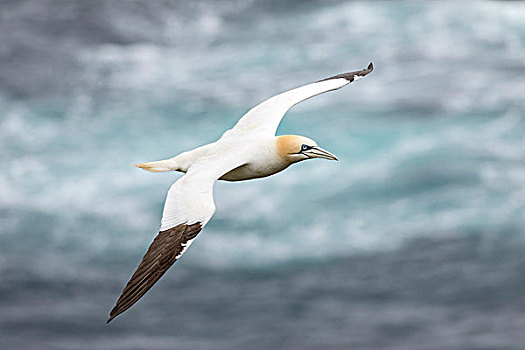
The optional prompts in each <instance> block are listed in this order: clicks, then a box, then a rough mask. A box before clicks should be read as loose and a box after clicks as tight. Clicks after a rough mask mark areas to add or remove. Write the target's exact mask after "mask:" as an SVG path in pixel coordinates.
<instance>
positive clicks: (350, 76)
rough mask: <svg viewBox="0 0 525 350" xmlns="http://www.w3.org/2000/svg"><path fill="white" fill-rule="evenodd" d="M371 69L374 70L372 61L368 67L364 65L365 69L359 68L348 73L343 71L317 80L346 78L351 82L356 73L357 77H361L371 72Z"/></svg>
mask: <svg viewBox="0 0 525 350" xmlns="http://www.w3.org/2000/svg"><path fill="white" fill-rule="evenodd" d="M373 70H374V65H373V64H372V62H370V64H369V65H368V67H366V68H365V69H361V70H358V71H355V72H349V73H343V74H338V75H334V76H333V77H330V78H326V79H323V80H319V81H325V80H330V79H341V78H343V79H346V80H348V81H349V82H353V81H354V79H355V76H356V75H357V76H358V77H360V78H362V77H364V76H365V75H367V74H368V73H370V72H372V71H373Z"/></svg>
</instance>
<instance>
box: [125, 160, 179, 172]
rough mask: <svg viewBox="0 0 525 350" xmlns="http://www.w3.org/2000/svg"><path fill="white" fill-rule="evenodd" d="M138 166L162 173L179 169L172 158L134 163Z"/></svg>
mask: <svg viewBox="0 0 525 350" xmlns="http://www.w3.org/2000/svg"><path fill="white" fill-rule="evenodd" d="M133 166H136V167H137V168H141V169H144V170H147V171H149V172H152V173H162V172H165V171H174V170H177V169H176V167H175V166H174V164H173V161H172V160H171V159H166V160H159V161H156V162H146V163H140V164H133Z"/></svg>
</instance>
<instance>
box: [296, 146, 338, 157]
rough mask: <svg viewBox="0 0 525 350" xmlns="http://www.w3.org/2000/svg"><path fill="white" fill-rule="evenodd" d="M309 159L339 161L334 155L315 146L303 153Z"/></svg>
mask: <svg viewBox="0 0 525 350" xmlns="http://www.w3.org/2000/svg"><path fill="white" fill-rule="evenodd" d="M304 154H306V155H307V156H308V157H310V158H324V159H329V160H339V159H337V157H336V156H335V155H333V154H332V153H330V152H328V151H327V150H324V149H322V148H321V147H319V146H315V147H313V148H312V149H310V150H308V151H306V152H304Z"/></svg>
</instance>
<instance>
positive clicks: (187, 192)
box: [107, 63, 374, 323]
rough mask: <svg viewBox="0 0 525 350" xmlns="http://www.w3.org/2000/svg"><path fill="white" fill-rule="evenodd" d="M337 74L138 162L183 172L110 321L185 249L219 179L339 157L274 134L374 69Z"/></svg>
mask: <svg viewBox="0 0 525 350" xmlns="http://www.w3.org/2000/svg"><path fill="white" fill-rule="evenodd" d="M373 68H374V67H373V65H372V63H370V64H369V65H368V67H367V68H366V69H363V70H360V71H356V72H350V73H343V74H339V75H336V76H333V77H330V78H327V79H323V80H320V81H317V82H315V83H312V84H308V85H304V86H301V87H299V88H296V89H293V90H289V91H286V92H284V93H282V94H279V95H277V96H274V97H272V98H270V99H268V100H266V101H264V102H262V103H261V104H259V105H257V106H255V107H253V108H252V109H251V110H249V111H248V113H246V114H245V115H244V116H243V117H242V118H241V119H240V120H239V121H238V122H237V124H236V125H235V126H234V127H233V128H232V129H230V130H228V131H226V132H225V133H224V134H223V135H222V136H221V138H220V139H219V140H217V141H216V142H213V143H210V144H207V145H204V146H201V147H198V148H195V149H193V150H191V151H188V152H184V153H181V154H179V155H178V156H176V157H173V158H171V159H166V160H160V161H156V162H149V163H141V164H137V165H136V166H137V167H139V168H142V169H145V170H148V171H150V172H164V171H179V172H182V173H185V175H184V176H182V177H181V178H180V179H178V180H177V181H176V182H175V183H174V184H173V185H172V186H171V188H170V189H169V191H168V195H167V197H166V202H165V204H164V210H163V213H162V220H161V226H160V232H159V234H158V235H157V237H156V238H155V239H154V241H153V243H152V244H151V245H150V247H149V249H148V251H147V252H146V255H144V257H143V258H142V261H141V262H140V264H139V266H138V268H137V270H136V271H135V272H134V273H133V276H131V279H130V280H129V282H128V283H127V285H126V287H124V290H123V292H122V294H121V296H120V297H119V299H118V300H117V303H116V305H115V307H114V308H113V309H112V310H111V313H110V317H109V319H108V321H107V322H108V323H109V322H110V321H111V320H113V319H114V318H115V317H117V316H118V315H120V314H121V313H122V312H124V311H126V310H127V309H128V308H130V307H131V306H132V305H133V304H135V303H136V302H137V301H138V300H139V299H140V298H141V297H142V296H143V295H144V294H145V293H146V292H147V291H148V290H149V289H150V288H151V287H152V286H153V285H154V284H155V283H156V282H157V281H158V280H159V279H160V278H161V277H162V275H163V274H164V273H165V272H166V271H167V270H168V268H169V267H170V266H171V265H173V264H174V263H175V261H177V259H178V258H179V257H180V256H181V255H182V254H183V253H184V252H185V251H186V249H188V247H189V246H190V244H191V243H192V242H193V240H194V239H195V237H196V236H197V234H198V233H199V232H200V231H201V230H202V228H203V227H204V225H206V223H208V221H209V220H210V219H211V217H212V215H213V213H214V212H215V204H214V201H213V186H214V185H215V182H216V181H217V180H226V181H242V180H248V179H255V178H260V177H266V176H270V175H273V174H275V173H278V172H280V171H282V170H284V169H286V168H287V167H289V166H290V165H291V164H294V163H297V162H300V161H303V160H306V159H312V158H324V159H332V160H337V158H336V157H335V156H334V155H333V154H331V153H330V152H328V151H326V150H324V149H322V148H321V147H319V146H318V145H317V143H316V142H315V141H313V140H311V139H309V138H307V137H304V136H297V135H282V136H275V132H276V131H277V127H278V126H279V123H280V122H281V119H282V118H283V116H284V115H285V113H286V112H287V111H288V110H289V109H290V108H292V107H293V106H294V105H296V104H297V103H299V102H301V101H304V100H306V99H308V98H310V97H313V96H316V95H319V94H322V93H324V92H327V91H332V90H337V89H339V88H341V87H343V86H345V85H347V84H349V83H351V82H353V81H356V80H359V79H361V78H362V77H364V76H365V75H367V74H368V73H370V72H371V71H372V70H373Z"/></svg>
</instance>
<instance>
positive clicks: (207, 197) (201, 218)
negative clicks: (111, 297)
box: [107, 157, 243, 323]
mask: <svg viewBox="0 0 525 350" xmlns="http://www.w3.org/2000/svg"><path fill="white" fill-rule="evenodd" d="M221 158H222V159H221ZM242 164H243V162H242V161H240V160H236V159H234V158H233V157H230V158H229V159H225V158H223V157H220V158H218V159H217V158H216V159H209V160H203V161H199V162H198V163H196V164H194V165H192V166H191V167H190V168H189V169H188V172H187V173H186V175H184V176H182V177H181V178H180V179H179V180H177V181H176V182H175V183H174V184H173V185H172V186H171V188H170V189H169V191H168V195H167V197H166V202H165V204H164V211H163V213H162V221H161V227H160V232H159V234H158V235H157V237H155V240H154V241H153V243H151V245H150V246H149V248H148V251H147V252H146V255H144V257H143V258H142V261H141V262H140V264H139V266H138V268H137V270H136V271H135V272H134V273H133V276H131V279H130V280H129V282H128V283H127V285H126V287H124V290H123V291H122V294H121V296H120V297H119V299H118V300H117V303H116V305H115V307H114V308H113V309H112V310H111V313H110V317H109V319H108V321H107V322H108V323H109V322H110V321H111V320H112V319H114V318H115V317H117V316H118V315H119V314H121V313H122V312H124V311H126V310H127V309H128V308H130V307H131V306H132V305H133V304H135V303H136V302H137V301H138V300H139V299H140V298H141V297H142V296H143V295H144V294H145V293H146V292H147V291H148V290H149V289H150V288H151V287H152V286H153V285H154V284H155V283H156V282H157V281H158V280H159V279H160V278H161V277H162V275H163V274H164V273H165V272H166V271H167V270H168V269H169V267H170V266H171V265H173V264H174V263H175V261H177V259H178V258H180V256H181V255H182V254H183V253H184V252H185V251H186V249H187V248H188V247H189V246H190V244H191V243H192V241H193V240H194V239H195V237H196V236H197V234H198V233H199V232H200V231H201V230H202V227H203V226H204V225H206V223H207V222H208V221H209V220H210V219H211V217H212V215H213V213H214V212H215V204H214V201H213V186H214V184H215V182H216V181H217V179H218V178H220V177H221V176H222V175H224V174H225V173H227V172H229V171H230V170H233V169H235V168H237V167H239V166H241V165H242Z"/></svg>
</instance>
